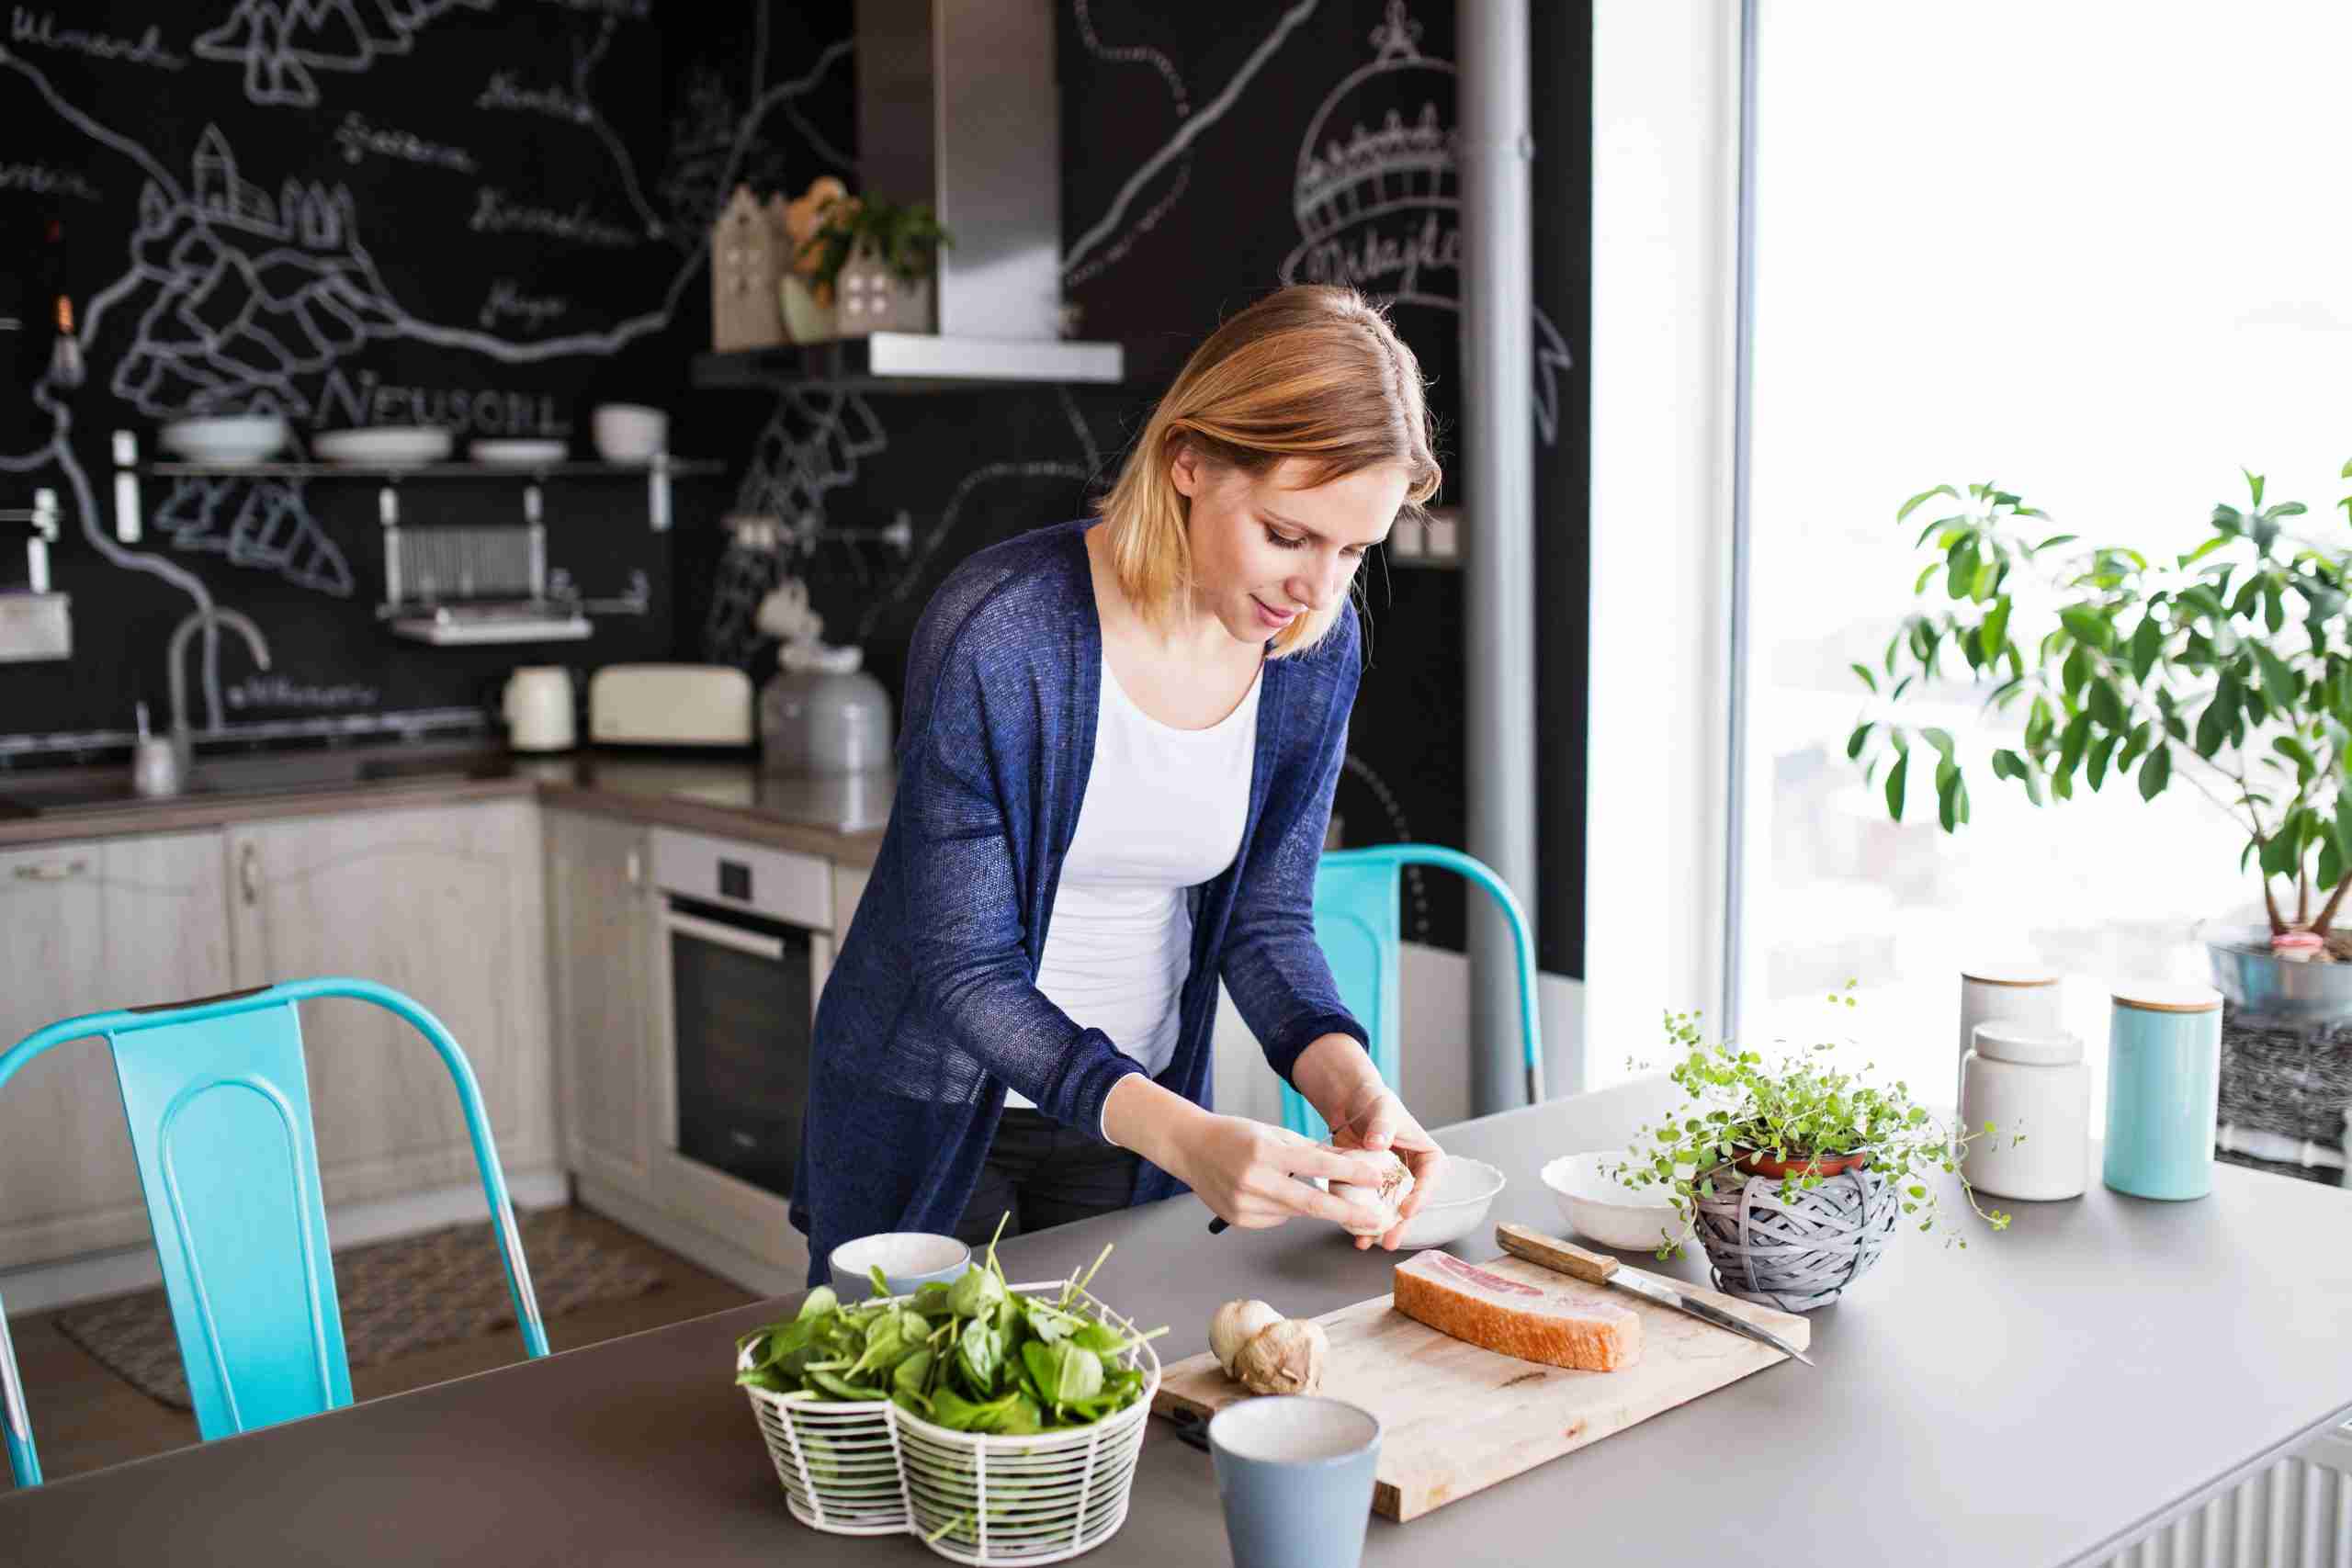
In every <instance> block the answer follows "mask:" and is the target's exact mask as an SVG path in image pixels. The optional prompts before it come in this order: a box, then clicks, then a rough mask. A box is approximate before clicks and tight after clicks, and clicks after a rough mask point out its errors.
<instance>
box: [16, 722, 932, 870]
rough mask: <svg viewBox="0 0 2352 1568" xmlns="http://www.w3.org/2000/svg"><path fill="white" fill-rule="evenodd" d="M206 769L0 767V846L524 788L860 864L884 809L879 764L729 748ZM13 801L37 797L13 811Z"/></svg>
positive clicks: (494, 795) (444, 755)
mask: <svg viewBox="0 0 2352 1568" xmlns="http://www.w3.org/2000/svg"><path fill="white" fill-rule="evenodd" d="M208 771H209V772H210V773H213V774H214V775H216V776H215V778H214V779H213V780H212V782H211V786H210V787H209V788H205V789H200V790H196V791H191V792H190V793H187V794H183V795H171V796H166V797H163V798H158V799H153V800H141V799H134V798H130V797H129V795H128V784H127V780H128V777H129V773H128V770H127V769H125V768H122V767H119V766H117V767H109V768H74V769H42V770H39V771H28V772H25V773H15V774H10V773H0V850H7V849H11V848H16V847H19V846H30V845H38V844H47V843H63V842H69V841H77V840H92V839H108V838H119V837H122V836H125V835H130V834H140V833H184V832H191V831H197V830H200V829H208V828H221V827H232V826H234V825H236V824H238V823H243V822H266V821H271V820H276V819H280V818H293V817H322V816H331V815H335V814H339V813H342V812H346V811H389V810H397V809H403V808H414V807H435V806H454V805H459V804H462V803H465V802H468V801H477V800H498V799H507V798H514V797H518V796H527V797H534V798H537V799H538V800H540V801H543V802H544V803H546V804H547V805H548V806H550V807H556V808H559V809H561V810H566V811H584V812H593V813H595V814H597V815H600V816H606V817H616V818H624V819H626V820H629V821H636V822H643V823H646V824H649V825H654V826H661V827H669V828H683V829H690V830H692V831H695V832H700V833H708V834H711V835H714V836H715V837H718V838H724V839H733V840H741V841H743V842H747V843H755V844H762V845H765V846H768V847H770V848H774V849H783V850H794V851H797V852H800V853H803V854H811V855H820V856H822V857H824V858H825V859H827V860H831V861H834V862H836V863H841V864H843V865H851V866H870V865H872V864H873V863H874V857H875V855H876V852H878V851H879V849H880V847H881V843H882V834H881V830H880V829H879V828H878V827H876V828H873V829H863V830H844V829H843V828H842V826H841V825H842V824H843V823H866V822H873V823H879V822H882V821H885V820H887V819H888V814H889V803H890V790H891V780H890V779H889V778H888V776H887V775H885V776H874V775H866V776H859V777H853V778H850V779H845V780H836V781H819V780H799V779H786V778H781V777H777V776H775V775H771V774H766V773H762V772H761V771H760V769H759V765H758V764H757V763H756V762H752V761H744V760H741V759H706V758H673V757H669V756H636V755H627V754H621V753H608V752H601V751H581V752H577V753H573V754H569V755H565V756H560V757H528V756H522V755H517V754H513V753H509V752H505V751H502V750H485V749H483V748H480V747H466V746H451V745H447V744H440V745H424V744H419V745H413V746H382V747H369V748H366V749H364V750H363V749H354V750H350V751H342V752H309V751H305V752H288V753H285V754H282V755H279V756H249V757H239V758H234V759H229V760H221V761H215V760H210V759H201V758H200V759H199V760H198V765H197V769H196V772H197V774H198V778H199V779H203V778H205V776H206V775H207V773H208ZM107 792H112V793H111V796H110V797H109V796H108V795H107ZM92 797H97V798H92ZM17 803H30V804H37V805H39V806H40V810H39V811H38V812H37V813H34V814H30V815H26V814H21V806H19V805H17ZM12 806H14V807H16V808H15V809H14V810H12V809H11V807H12Z"/></svg>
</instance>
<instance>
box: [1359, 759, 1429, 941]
mask: <svg viewBox="0 0 2352 1568" xmlns="http://www.w3.org/2000/svg"><path fill="white" fill-rule="evenodd" d="M1340 771H1341V772H1342V773H1344V774H1346V775H1347V776H1348V777H1350V778H1352V779H1355V780H1357V781H1358V782H1359V783H1361V784H1363V786H1364V788H1366V789H1368V790H1370V791H1371V792H1372V798H1373V801H1374V804H1376V805H1377V806H1378V807H1380V810H1381V814H1382V815H1383V816H1385V817H1386V818H1388V837H1386V838H1385V839H1370V840H1359V841H1358V843H1357V844H1356V845H1355V846H1353V847H1355V848H1358V849H1362V848H1363V847H1364V846H1365V845H1367V844H1372V843H1382V844H1409V843H1411V842H1413V825H1412V823H1411V822H1410V821H1409V820H1408V819H1407V818H1406V816H1405V807H1403V805H1402V804H1400V803H1399V802H1398V801H1397V792H1396V791H1395V790H1393V789H1391V788H1389V787H1388V781H1387V780H1386V779H1384V778H1382V777H1381V776H1380V775H1379V774H1378V773H1374V771H1373V766H1372V764H1371V763H1370V762H1367V761H1364V760H1363V758H1362V757H1359V756H1357V755H1356V754H1355V753H1354V752H1353V751H1351V752H1349V753H1348V754H1347V756H1346V758H1345V759H1344V760H1343V761H1341V763H1340ZM1397 870H1398V871H1399V872H1400V873H1401V874H1402V875H1403V878H1404V883H1405V911H1406V916H1407V920H1406V931H1405V934H1406V935H1407V936H1408V937H1409V938H1411V939H1412V940H1414V941H1416V942H1419V941H1422V940H1424V939H1425V938H1427V937H1428V935H1429V934H1430V897H1429V888H1428V887H1427V886H1425V885H1424V884H1423V882H1422V880H1421V868H1420V867H1419V866H1417V865H1407V866H1399V867H1398V868H1397Z"/></svg>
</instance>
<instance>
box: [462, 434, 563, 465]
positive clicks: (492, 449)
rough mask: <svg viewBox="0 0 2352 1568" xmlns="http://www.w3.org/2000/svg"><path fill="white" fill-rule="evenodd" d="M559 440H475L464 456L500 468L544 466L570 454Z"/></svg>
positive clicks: (559, 460) (557, 461)
mask: <svg viewBox="0 0 2352 1568" xmlns="http://www.w3.org/2000/svg"><path fill="white" fill-rule="evenodd" d="M570 450H571V449H570V448H569V447H567V446H564V444H563V443H562V442H560V441H528V440H519V439H512V438H510V439H507V440H503V441H476V442H474V443H472V444H471V445H470V446H468V447H467V448H466V456H467V457H471V458H472V459H473V460H474V461H475V462H477V463H484V464H488V465H489V466H491V467H492V468H546V467H548V465H550V464H553V463H560V462H562V461H563V460H564V458H565V457H567V456H568V455H569V454H570Z"/></svg>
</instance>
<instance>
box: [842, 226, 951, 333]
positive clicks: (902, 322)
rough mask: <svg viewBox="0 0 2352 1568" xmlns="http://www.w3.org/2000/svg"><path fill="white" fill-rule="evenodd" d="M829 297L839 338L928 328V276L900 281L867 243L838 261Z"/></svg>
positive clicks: (929, 315) (928, 329)
mask: <svg viewBox="0 0 2352 1568" xmlns="http://www.w3.org/2000/svg"><path fill="white" fill-rule="evenodd" d="M833 298H834V300H835V309H836V313H837V320H838V321H839V323H840V328H841V333H842V336H843V337H862V336H864V335H865V333H927V332H929V331H931V330H932V326H931V279H930V278H929V277H924V278H922V280H920V281H919V282H915V283H907V282H903V281H901V280H900V279H899V277H898V276H896V275H895V274H893V273H892V272H891V271H890V268H889V267H888V265H886V264H885V263H884V262H883V260H882V257H881V254H880V253H878V252H877V251H876V250H875V249H874V248H873V247H872V246H871V245H866V244H860V245H859V246H858V247H857V248H856V249H855V250H853V251H852V252H850V254H849V259H848V260H847V261H844V262H842V270H841V276H839V277H837V278H835V279H834V281H833Z"/></svg>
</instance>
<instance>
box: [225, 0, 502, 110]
mask: <svg viewBox="0 0 2352 1568" xmlns="http://www.w3.org/2000/svg"><path fill="white" fill-rule="evenodd" d="M495 3H496V0H238V5H237V8H236V9H235V10H233V11H232V12H231V13H229V19H228V20H227V21H224V22H222V23H221V24H220V26H219V27H217V28H213V29H212V30H211V31H210V32H209V33H203V34H200V35H198V38H197V40H196V46H195V47H196V53H197V57H198V59H200V60H210V61H214V62H220V63H221V64H227V65H243V67H244V68H245V96H246V97H247V98H248V99H250V100H251V101H252V102H254V103H256V104H265V105H275V106H277V107H287V108H312V107H316V106H317V104H318V101H319V83H318V78H317V77H316V76H314V75H312V74H311V73H312V72H314V71H336V72H343V73H350V74H356V73H360V72H364V71H366V70H367V69H368V67H369V66H371V65H373V64H374V63H375V62H377V60H378V59H379V58H381V57H382V56H384V55H387V54H406V53H407V52H408V51H409V50H410V49H411V48H412V47H413V41H414V39H415V37H416V34H417V33H418V31H420V30H421V29H422V28H424V27H425V26H426V25H428V24H429V23H431V22H432V20H433V19H434V18H435V17H439V16H441V15H442V14H444V13H445V12H448V11H453V10H456V9H457V8H458V7H459V6H463V7H465V8H466V9H467V10H469V11H487V10H489V9H490V8H491V7H492V6H493V5H494V4H495Z"/></svg>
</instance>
